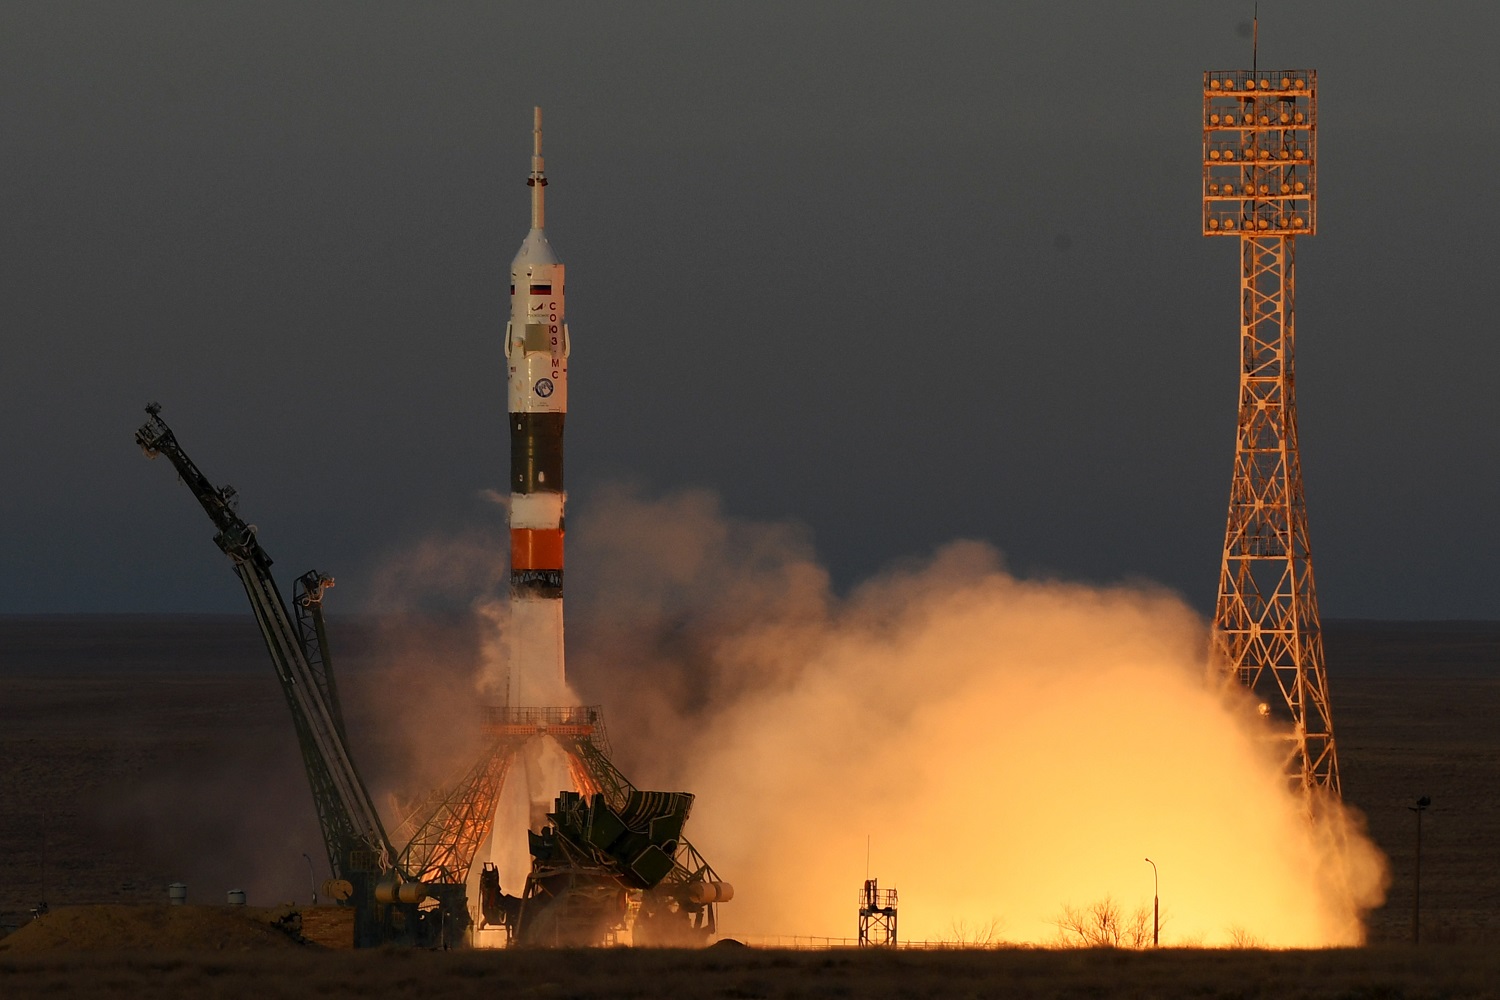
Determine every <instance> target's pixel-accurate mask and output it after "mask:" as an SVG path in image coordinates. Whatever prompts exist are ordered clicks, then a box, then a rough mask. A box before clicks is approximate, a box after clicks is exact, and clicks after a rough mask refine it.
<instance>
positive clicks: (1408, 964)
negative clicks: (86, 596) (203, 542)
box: [0, 616, 1500, 997]
mask: <svg viewBox="0 0 1500 1000" xmlns="http://www.w3.org/2000/svg"><path fill="white" fill-rule="evenodd" d="M452 626H453V623H452V622H444V621H442V620H434V621H431V622H428V623H426V624H425V625H424V626H423V629H421V630H418V632H417V634H415V635H414V636H412V635H409V636H408V639H407V641H409V642H411V643H413V644H415V646H417V647H420V648H421V649H423V650H424V651H425V652H426V654H427V655H430V656H434V657H438V658H441V656H442V653H443V650H444V649H445V648H452V649H454V650H456V654H455V655H460V654H461V655H468V654H469V653H470V652H471V650H465V649H462V648H460V647H463V646H464V641H462V640H455V639H453V638H451V636H449V635H448V632H450V631H452ZM334 627H335V628H336V629H337V641H338V643H339V647H338V648H339V651H340V662H339V670H340V677H341V679H345V678H347V680H346V683H347V687H348V697H346V699H345V700H346V711H347V712H348V715H349V717H350V721H349V727H350V731H351V735H352V736H353V738H354V739H355V740H356V742H357V744H358V745H357V746H356V751H357V753H358V755H359V757H360V761H361V764H362V765H363V766H365V767H366V769H367V771H368V772H369V773H367V775H366V776H367V778H368V779H369V780H370V782H371V784H372V785H373V786H376V787H379V786H381V785H382V769H383V768H385V767H387V766H388V764H387V762H388V761H391V760H395V759H398V758H400V757H401V756H402V755H403V754H409V753H410V751H411V747H410V746H409V745H408V744H405V743H403V742H402V740H403V739H406V738H407V737H405V736H400V735H397V734H398V733H402V732H405V731H406V730H403V729H402V728H401V727H397V726H391V725H388V724H386V723H387V722H388V720H389V719H390V717H391V716H390V714H391V713H399V712H401V711H403V706H402V699H401V697H400V694H399V692H397V693H395V694H393V693H392V692H390V691H387V690H382V689H381V687H382V683H383V682H381V681H380V680H379V679H380V678H381V677H383V676H388V675H382V674H381V673H380V671H379V662H380V659H381V656H382V655H383V654H382V651H381V650H382V647H383V643H384V639H383V638H382V637H381V635H380V630H379V629H378V628H377V627H375V626H373V625H370V624H369V623H362V622H358V621H347V622H344V621H341V622H336V623H335V626H334ZM424 630H425V631H424ZM460 631H461V629H460ZM1325 638H1326V646H1327V656H1328V669H1329V676H1330V685H1331V687H1332V694H1333V707H1334V718H1335V723H1336V726H1337V732H1338V738H1339V755H1340V762H1341V766H1342V770H1343V781H1344V797H1345V799H1346V800H1347V801H1349V802H1351V803H1353V804H1354V805H1356V806H1357V807H1359V809H1361V810H1362V811H1363V812H1364V814H1365V816H1366V817H1367V819H1368V822H1369V829H1370V832H1371V834H1372V836H1373V837H1374V839H1375V840H1376V842H1377V843H1378V844H1379V845H1380V847H1381V848H1382V849H1383V850H1384V851H1385V853H1386V854H1387V855H1388V856H1389V858H1390V862H1391V869H1392V879H1393V882H1392V886H1391V889H1390V892H1389V898H1388V900H1387V902H1386V904H1385V906H1383V907H1382V908H1381V909H1379V910H1377V911H1375V912H1374V913H1373V914H1371V917H1370V921H1369V938H1370V945H1369V947H1367V948H1363V949H1353V950H1348V951H1326V952H1253V951H1251V952H1227V951H1221V952H1190V951H1185V950H1176V949H1172V950H1167V951H1163V952H1161V953H1156V954H1137V953H1111V952H1066V951H1048V950H1033V949H999V950H994V951H964V952H907V951H903V952H900V953H894V954H889V953H887V954H879V955H870V954H866V953H854V952H850V951H825V952H787V951H774V950H766V949H759V948H752V949H745V948H734V947H726V946H720V947H715V948H711V949H707V950H705V951H700V952H692V953H682V952H622V951H597V952H590V953H586V954H582V955H579V954H571V955H563V954H558V953H536V952H532V953H524V952H504V953H463V954H459V953H452V954H410V953H397V952H372V953H346V954H336V953H331V952H323V951H314V950H309V949H306V948H297V947H291V948H282V947H275V948H271V947H267V948H259V947H256V948H253V949H251V950H248V951H247V950H243V949H244V948H246V947H249V946H248V945H245V944H243V943H241V942H239V941H238V939H236V940H235V941H234V942H233V943H230V944H229V945H228V947H227V948H226V949H225V950H213V951H209V952H205V951H203V950H202V948H201V946H200V945H198V944H189V945H186V946H179V947H178V948H177V949H173V948H171V947H168V946H164V947H163V948H162V949H161V950H136V951H128V952H125V951H118V950H116V951H113V952H110V951H105V952H94V953H90V954H87V955H84V954H81V953H79V952H77V951H73V950H69V949H63V950H55V949H53V950H28V951H21V950H20V949H6V948H4V947H3V945H4V939H3V938H0V995H3V996H7V997H8V996H29V995H42V994H44V993H45V994H49V995H60V994H61V995H66V994H68V993H76V994H77V995H93V996H104V995H127V994H131V993H134V992H139V991H142V990H144V989H147V988H150V989H153V990H155V991H158V992H162V993H166V994H170V995H184V996H187V995H192V996H224V997H228V996H252V995H253V996H282V995H286V996H292V995H302V994H304V993H310V992H317V993H326V994H329V995H356V994H357V995H361V996H376V995H386V994H393V995H394V994H397V993H401V994H405V993H413V994H415V993H422V994H431V995H436V996H467V995H475V996H480V995H483V996H491V997H493V996H505V995H525V996H578V997H607V996H639V997H651V996H682V997H690V996H712V997H792V996H912V997H924V996H996V995H1037V996H1115V995H1119V996H1166V995H1174V996H1180V995H1194V996H1266V997H1272V996H1330V997H1332V996H1348V997H1417V996H1500V957H1497V956H1500V796H1497V792H1500V726H1497V725H1496V719H1500V623H1491V622H1330V623H1328V624H1327V625H1326V627H1325ZM461 708H462V704H461V699H460V700H457V701H455V702H454V708H453V711H454V712H459V711H461ZM435 731H436V732H437V733H439V734H440V733H441V732H442V728H441V727H440V726H439V727H438V728H437V729H436V730H435ZM435 738H440V737H435ZM0 761H3V767H0V857H4V858H5V859H6V865H5V874H4V876H0V931H3V930H8V929H13V928H16V927H21V926H24V925H26V923H27V921H28V920H29V912H30V910H31V908H32V907H33V906H34V905H35V904H36V903H37V902H38V900H41V899H45V900H46V901H47V902H48V903H49V904H50V905H51V906H52V907H53V908H54V913H56V912H58V911H57V908H59V907H71V906H82V905H95V904H131V905H141V906H160V905H161V903H162V901H163V899H164V895H165V886H166V885H167V884H168V883H171V882H175V881H181V882H184V883H187V884H188V885H189V893H190V902H192V903H198V904H217V903H221V902H222V901H223V900H224V898H225V897H224V893H225V891H226V890H227V889H231V888H239V889H244V890H245V891H246V892H247V893H248V894H249V896H250V899H251V902H252V903H259V904H262V905H265V906H275V905H277V904H280V903H285V902H297V903H302V904H305V903H306V902H307V901H308V897H309V895H310V886H311V882H312V878H311V877H310V874H309V870H308V864H307V861H306V860H304V859H303V857H302V854H303V853H304V852H306V853H308V854H309V855H310V857H311V858H312V859H313V860H314V861H316V862H317V867H318V870H319V871H321V870H322V868H323V867H324V866H325V864H326V863H325V862H323V861H322V860H321V859H320V854H321V842H320V839H319V836H318V831H317V826H316V821H315V818H314V817H313V815H312V808H311V802H310V799H309V796H308V793H307V788H306V783H305V779H304V777H303V775H302V771H301V765H300V761H299V758H298V755H297V748H296V740H295V737H294V736H293V733H292V729H291V723H290V720H289V718H288V716H287V711H286V707H285V704H284V703H283V701H282V696H281V693H280V690H279V688H278V687H277V685H276V683H275V681H274V678H273V675H272V673H271V668H270V664H269V661H268V660H267V659H266V655H265V652H264V647H263V646H262V645H261V643H260V639H259V636H258V634H257V632H256V631H255V628H254V625H253V623H252V622H251V621H250V620H249V619H248V618H243V617H232V616H225V617H214V616H191V617H189V616H183V617H144V616H120V617H113V616H88V617H68V616H39V617H0ZM1422 795H1428V796H1431V798H1432V800H1433V805H1432V808H1431V810H1430V811H1428V812H1427V813H1426V814H1425V818H1424V821H1423V831H1422V832H1423V845H1422V899H1421V902H1422V906H1421V921H1422V944H1421V945H1420V947H1416V948H1414V947H1412V946H1411V944H1410V937H1411V932H1412V901H1413V897H1412V888H1413V862H1414V842H1415V817H1414V816H1413V814H1412V812H1411V811H1410V810H1409V809H1408V806H1409V805H1411V804H1412V803H1413V802H1414V801H1415V800H1416V799H1417V797H1418V796H1422ZM377 797H379V796H377ZM268 859H270V860H268ZM163 909H165V908H164V907H163ZM851 924H852V914H851ZM13 940H14V942H19V941H20V936H18V937H16V938H15V939H13Z"/></svg>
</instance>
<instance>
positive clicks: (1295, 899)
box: [569, 489, 1388, 946]
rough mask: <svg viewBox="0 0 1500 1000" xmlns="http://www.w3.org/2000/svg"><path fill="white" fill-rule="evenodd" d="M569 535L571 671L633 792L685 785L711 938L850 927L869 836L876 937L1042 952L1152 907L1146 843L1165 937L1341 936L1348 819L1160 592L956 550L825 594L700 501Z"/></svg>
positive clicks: (1355, 867) (671, 500)
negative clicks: (992, 935) (1077, 912)
mask: <svg viewBox="0 0 1500 1000" xmlns="http://www.w3.org/2000/svg"><path fill="white" fill-rule="evenodd" d="M574 526H575V530H574V531H573V532H571V537H570V539H569V545H570V547H571V551H572V552H573V553H574V561H573V565H574V567H575V572H574V573H573V574H572V575H571V576H570V588H571V589H570V598H576V599H575V600H574V604H573V609H572V612H571V614H570V620H569V633H570V646H571V649H570V664H569V674H570V680H571V681H572V683H573V684H574V685H575V686H576V687H578V688H579V689H580V690H582V691H583V692H584V693H585V697H586V699H587V700H588V701H591V702H602V703H603V704H604V705H605V706H606V708H607V711H608V719H609V723H610V731H611V736H612V741H613V743H614V746H615V748H616V763H617V764H619V765H620V766H621V768H622V770H624V771H625V773H627V774H629V775H631V776H632V779H633V780H634V781H635V782H636V783H637V784H638V785H640V786H641V787H649V788H674V789H675V788H680V789H684V790H690V791H693V792H695V793H696V794H697V796H698V798H697V803H696V805H695V807H694V811H693V815H692V820H691V822H690V824H689V829H688V835H689V837H690V838H691V839H692V840H693V842H694V843H695V844H696V845H697V846H698V847H699V848H700V850H702V851H703V852H704V854H705V855H706V856H707V857H708V858H709V860H710V861H711V863H712V864H713V865H714V866H715V868H717V869H718V870H719V872H720V874H721V875H722V876H723V877H725V878H727V879H729V880H730V881H731V882H733V883H735V885H736V890H737V891H736V898H735V901H734V902H733V903H732V904H729V905H726V906H725V907H723V908H722V909H721V911H720V918H721V932H722V933H726V934H736V933H738V934H745V935H753V934H809V935H826V936H833V937H851V936H853V933H854V928H855V922H856V898H857V893H858V890H859V887H860V884H861V882H862V880H863V879H864V878H865V876H866V837H867V836H868V837H869V838H870V843H871V845H872V849H871V859H872V865H871V868H870V874H872V875H876V876H878V877H879V878H880V879H881V884H882V886H894V887H896V888H897V889H899V891H900V894H901V904H900V929H901V937H902V939H903V940H908V939H912V940H922V939H930V940H940V939H952V938H954V937H955V936H963V935H964V934H965V929H966V928H967V929H973V928H995V929H996V931H997V936H998V938H999V939H1002V940H1005V941H1012V942H1018V943H1022V942H1034V943H1051V942H1054V941H1056V940H1057V939H1058V933H1059V932H1058V927H1057V925H1056V921H1057V920H1058V918H1059V917H1060V915H1061V913H1062V911H1063V909H1064V907H1073V908H1075V909H1082V908H1085V907H1088V906H1090V905H1092V904H1094V903H1096V902H1098V901H1101V900H1103V899H1105V898H1106V897H1108V898H1110V899H1112V900H1113V901H1114V902H1115V903H1116V904H1118V905H1119V906H1120V907H1121V908H1122V909H1123V910H1126V911H1129V910H1134V909H1135V908H1136V907H1138V906H1145V907H1147V908H1149V907H1150V905H1151V896H1152V891H1153V883H1152V872H1151V870H1150V867H1149V866H1148V865H1147V864H1146V863H1145V861H1144V858H1145V857H1146V856H1148V855H1149V856H1150V857H1151V858H1152V859H1153V860H1154V861H1155V862H1156V863H1157V865H1158V866H1159V868H1160V873H1161V896H1162V906H1163V914H1164V918H1165V920H1164V928H1163V935H1162V936H1163V943H1164V944H1171V943H1183V944H1187V943H1192V944H1207V945H1215V944H1229V943H1234V942H1239V943H1244V942H1246V941H1254V942H1257V943H1260V944H1264V945H1269V946H1330V945H1350V944H1357V943H1359V942H1360V941H1361V940H1362V938H1363V924H1362V917H1363V914H1364V913H1365V912H1366V911H1367V910H1368V909H1370V908H1372V907H1374V906H1376V905H1378V904H1379V903H1380V901H1381V900H1382V898H1383V896H1384V891H1385V887H1386V884H1387V881H1388V875H1387V868H1386V863H1385V859H1384V858H1383V856H1382V855H1381V854H1380V853H1379V851H1378V850H1377V849H1376V848H1375V846H1374V845H1373V844H1372V843H1371V842H1370V841H1369V839H1368V838H1367V837H1365V835H1364V833H1363V824H1362V819H1361V817H1360V816H1359V815H1358V814H1357V813H1356V812H1354V811H1353V810H1351V809H1346V808H1344V807H1340V806H1336V805H1335V806H1334V807H1332V808H1330V809H1328V810H1327V811H1326V813H1325V814H1323V815H1320V816H1319V818H1318V819H1317V820H1316V822H1309V820H1308V818H1307V815H1306V813H1305V811H1304V808H1303V805H1302V802H1301V799H1300V798H1299V797H1298V796H1296V795H1294V794H1293V793H1291V792H1290V791H1288V790H1287V786H1286V781H1285V779H1284V777H1283V775H1282V771H1281V764H1280V761H1279V753H1280V747H1279V745H1278V742H1277V741H1276V740H1275V738H1274V734H1272V733H1271V732H1269V731H1268V730H1267V729H1265V728H1264V723H1262V722H1261V721H1260V720H1259V719H1258V718H1257V717H1256V713H1255V712H1254V711H1253V706H1251V705H1249V704H1248V703H1247V698H1246V696H1245V695H1244V694H1243V693H1241V692H1236V691H1227V692H1226V691H1224V690H1222V689H1221V688H1220V687H1219V686H1218V685H1217V684H1216V683H1213V682H1211V680H1210V678H1209V676H1208V673H1207V671H1206V668H1205V652H1206V649H1207V645H1208V637H1207V631H1206V626H1205V624H1204V623H1203V622H1202V621H1201V619H1199V618H1198V617H1197V616H1196V615H1194V613H1193V612H1192V611H1190V610H1189V609H1188V608H1187V607H1186V606H1185V605H1184V604H1183V603H1182V602H1181V600H1180V599H1178V598H1177V597H1175V596H1173V595H1171V594H1169V593H1166V592H1164V591H1162V590H1160V589H1157V588H1154V587H1151V586H1149V585H1129V586H1112V587H1091V586H1084V585H1079V584H1068V583H1060V582H1056V581H1031V580H1021V579H1017V578H1016V577H1014V576H1012V575H1010V574H1009V573H1007V572H1006V571H1005V569H1004V567H1003V565H1002V563H1001V560H1000V557H999V555H998V554H997V553H996V552H995V551H994V550H992V549H990V548H989V547H987V546H985V545H982V544H979V543H975V542H955V543H953V544H950V545H948V546H946V547H945V548H943V549H942V550H941V551H939V552H938V553H936V554H935V555H934V556H933V557H932V558H930V559H928V560H927V561H925V562H922V563H914V564H911V565H906V566H902V567H900V568H897V569H895V570H892V571H891V572H889V573H887V574H885V575H884V576H882V577H880V578H879V579H876V580H872V581H870V582H867V583H865V584H863V585H862V586H860V587H858V588H856V589H855V590H854V591H852V592H851V593H850V594H848V595H847V596H839V595H836V594H835V593H834V592H833V591H832V589H831V587H830V584H829V579H828V574H827V573H826V571H825V570H824V569H823V568H822V567H821V566H819V565H818V563H817V561H816V559H815V558H814V556H813V553H812V548H811V545H810V542H809V539H808V537H807V535H806V533H805V532H804V531H802V530H801V529H799V528H797V527H796V526H793V525H787V524H754V523H747V522H743V521H737V520H734V519H730V518H727V517H725V516H723V514H722V513H721V512H720V510H719V507H718V503H717V501H716V500H715V498H714V497H713V496H712V495H710V494H707V493H691V492H690V493H683V494H678V495H674V496H670V497H666V498H661V499H649V498H644V497H642V496H641V495H640V494H638V493H636V492H633V491H631V490H628V489H616V490H613V491H610V492H609V493H607V494H606V495H605V496H604V497H603V498H602V499H600V500H599V501H597V502H596V503H594V504H592V505H590V507H589V509H588V510H586V511H585V512H584V513H583V516H580V517H577V518H576V519H575V521H574ZM1334 698H1335V701H1337V678H1336V677H1335V678H1334Z"/></svg>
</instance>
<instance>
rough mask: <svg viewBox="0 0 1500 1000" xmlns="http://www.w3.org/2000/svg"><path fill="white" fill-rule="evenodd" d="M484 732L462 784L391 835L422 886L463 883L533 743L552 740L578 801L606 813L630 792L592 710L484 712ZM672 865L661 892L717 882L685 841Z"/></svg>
mask: <svg viewBox="0 0 1500 1000" xmlns="http://www.w3.org/2000/svg"><path fill="white" fill-rule="evenodd" d="M484 729H485V733H486V735H487V737H488V738H489V742H488V743H487V744H486V746H485V749H484V750H483V751H482V753H481V754H480V757H479V759H478V760H477V761H476V762H475V763H474V765H473V766H472V767H471V768H470V769H469V770H468V772H466V773H465V775H464V777H463V778H462V779H460V780H459V781H458V782H457V783H456V784H455V785H453V786H452V787H451V788H447V789H442V790H439V791H437V792H434V793H433V794H432V795H431V796H429V797H428V799H427V800H426V801H425V802H424V803H423V804H422V805H421V806H420V807H418V808H417V809H416V810H414V811H413V813H412V815H411V816H410V817H408V819H407V821H406V822H405V823H403V824H402V826H401V827H400V828H399V829H398V830H397V833H396V839H397V840H398V841H399V840H400V839H401V837H403V836H405V835H406V833H407V832H408V831H411V840H410V841H409V843H408V845H407V847H406V849H405V851H403V853H402V856H401V863H402V867H403V868H404V869H405V870H406V871H408V872H410V873H412V875H413V876H414V877H417V878H419V879H421V880H422V881H440V882H447V883H454V884H463V883H465V882H466V881H467V880H468V877H469V870H470V868H471V867H472V865H473V863H474V857H475V855H476V853H477V852H478V850H479V848H480V847H481V846H482V845H483V844H484V842H485V840H486V839H488V837H489V835H490V830H491V828H492V827H493V825H494V820H495V807H496V805H497V803H498V802H499V800H500V793H501V791H502V789H503V788H504V787H505V780H506V777H507V776H508V775H509V773H510V771H511V767H512V765H513V764H514V762H515V760H516V758H517V757H518V756H519V755H520V754H521V753H522V752H523V751H524V750H525V748H526V745H527V744H528V743H530V742H532V741H533V740H538V739H553V740H556V741H557V743H558V745H559V746H560V747H561V748H562V750H563V752H564V753H565V754H566V755H567V759H568V770H569V773H570V775H571V777H572V779H573V784H574V790H575V791H577V792H579V793H580V794H582V795H593V794H595V793H602V794H603V795H604V799H605V802H606V803H607V804H608V805H609V806H610V807H611V808H614V809H616V810H620V809H624V808H625V805H626V803H627V801H628V800H629V798H630V794H631V792H633V791H636V788H635V786H634V785H632V784H631V783H630V781H629V780H627V779H626V778H625V776H624V775H623V774H621V773H620V771H619V770H618V769H617V768H616V767H615V766H614V764H612V763H610V760H609V743H608V739H607V737H606V735H605V731H604V723H603V714H602V712H601V710H600V709H599V707H598V706H584V707H568V708H504V707H492V708H487V709H485V719H484ZM673 862H674V864H673V869H672V872H671V874H669V875H668V876H667V877H666V878H665V879H664V880H663V884H664V885H667V886H676V887H679V888H681V887H688V886H691V885H692V884H694V883H699V882H717V881H718V875H717V874H716V873H715V872H714V870H713V868H712V867H710V866H709V864H708V862H706V861H705V860H704V859H703V856H702V855H701V854H699V853H698V851H697V850H696V849H695V848H694V847H693V845H692V844H691V843H689V842H688V840H687V838H686V837H682V838H680V839H679V841H678V847H677V851H676V854H675V855H674V856H673ZM702 910H703V914H704V916H705V918H706V921H707V927H708V930H709V932H710V933H712V932H713V929H714V924H715V913H714V907H713V905H712V904H711V903H710V904H707V905H705V906H703V907H702Z"/></svg>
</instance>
